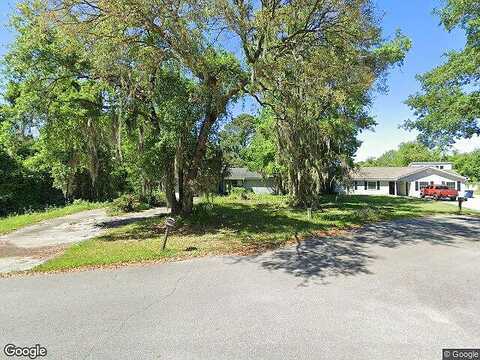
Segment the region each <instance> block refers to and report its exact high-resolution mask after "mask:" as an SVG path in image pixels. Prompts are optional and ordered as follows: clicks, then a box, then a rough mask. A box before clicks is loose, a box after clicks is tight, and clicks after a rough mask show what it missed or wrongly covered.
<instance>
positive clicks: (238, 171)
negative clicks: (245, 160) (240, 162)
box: [225, 168, 263, 180]
mask: <svg viewBox="0 0 480 360" xmlns="http://www.w3.org/2000/svg"><path fill="white" fill-rule="evenodd" d="M228 172H229V175H228V176H227V177H226V178H225V179H226V180H248V179H249V180H252V179H254V180H255V179H263V177H262V175H261V174H259V173H257V172H255V171H250V170H248V169H247V168H230V169H228Z"/></svg>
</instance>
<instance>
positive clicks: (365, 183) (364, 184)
mask: <svg viewBox="0 0 480 360" xmlns="http://www.w3.org/2000/svg"><path fill="white" fill-rule="evenodd" d="M367 184H368V183H367V182H366V181H364V182H363V186H364V187H365V190H367V189H368V185H367Z"/></svg>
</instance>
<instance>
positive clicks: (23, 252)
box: [0, 241, 69, 259]
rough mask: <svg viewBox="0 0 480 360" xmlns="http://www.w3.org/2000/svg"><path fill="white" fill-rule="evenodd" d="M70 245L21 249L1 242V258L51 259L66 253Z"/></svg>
mask: <svg viewBox="0 0 480 360" xmlns="http://www.w3.org/2000/svg"><path fill="white" fill-rule="evenodd" d="M68 246H69V244H63V245H55V246H45V247H39V248H21V247H17V246H15V245H13V244H10V243H8V242H7V241H0V258H5V257H14V256H15V257H32V258H35V259H49V258H51V257H54V256H58V255H60V254H61V253H63V252H64V251H65V249H66V248H67V247H68Z"/></svg>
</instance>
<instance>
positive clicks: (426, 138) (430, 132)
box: [405, 0, 480, 146]
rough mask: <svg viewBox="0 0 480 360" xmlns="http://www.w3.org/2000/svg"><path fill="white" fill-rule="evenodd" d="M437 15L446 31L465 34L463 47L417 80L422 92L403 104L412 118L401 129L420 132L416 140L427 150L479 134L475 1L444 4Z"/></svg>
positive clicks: (479, 15)
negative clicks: (426, 147)
mask: <svg viewBox="0 0 480 360" xmlns="http://www.w3.org/2000/svg"><path fill="white" fill-rule="evenodd" d="M438 14H439V15H440V18H441V21H442V24H443V25H444V27H445V28H446V29H447V30H448V31H452V30H453V29H456V28H459V29H462V30H464V31H465V33H466V37H467V41H466V45H465V47H464V48H463V49H462V50H460V51H450V52H449V53H447V54H446V62H445V63H444V64H442V65H440V66H438V67H436V68H435V69H433V70H431V71H429V72H427V73H425V74H423V75H421V76H418V80H419V81H420V84H421V87H422V90H421V91H420V92H419V93H417V94H415V95H412V96H410V97H409V98H408V100H407V101H406V103H407V104H408V105H409V106H410V107H411V108H412V110H413V111H414V114H415V118H414V119H410V120H408V121H406V123H405V127H406V128H407V129H414V130H418V131H420V137H419V138H420V140H421V141H422V142H424V143H426V144H428V145H430V146H434V145H441V146H449V145H451V144H453V143H454V142H455V141H456V140H457V139H460V138H471V137H472V136H473V135H477V134H480V125H479V123H478V121H479V118H480V91H479V87H478V79H479V77H480V7H479V6H478V1H477V0H448V1H447V2H446V6H445V7H444V8H443V9H441V10H440V11H438Z"/></svg>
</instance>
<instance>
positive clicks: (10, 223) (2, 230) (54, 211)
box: [0, 201, 105, 235]
mask: <svg viewBox="0 0 480 360" xmlns="http://www.w3.org/2000/svg"><path fill="white" fill-rule="evenodd" d="M102 207H105V204H104V203H91V202H87V201H78V202H75V203H74V204H71V205H67V206H64V207H58V208H51V209H49V210H46V211H39V212H34V213H30V214H24V215H12V216H9V217H5V218H0V235H3V234H7V233H9V232H12V231H14V230H17V229H20V228H22V227H25V226H28V225H32V224H36V223H38V222H40V221H43V220H48V219H53V218H56V217H60V216H65V215H70V214H74V213H77V212H80V211H84V210H92V209H98V208H102Z"/></svg>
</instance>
